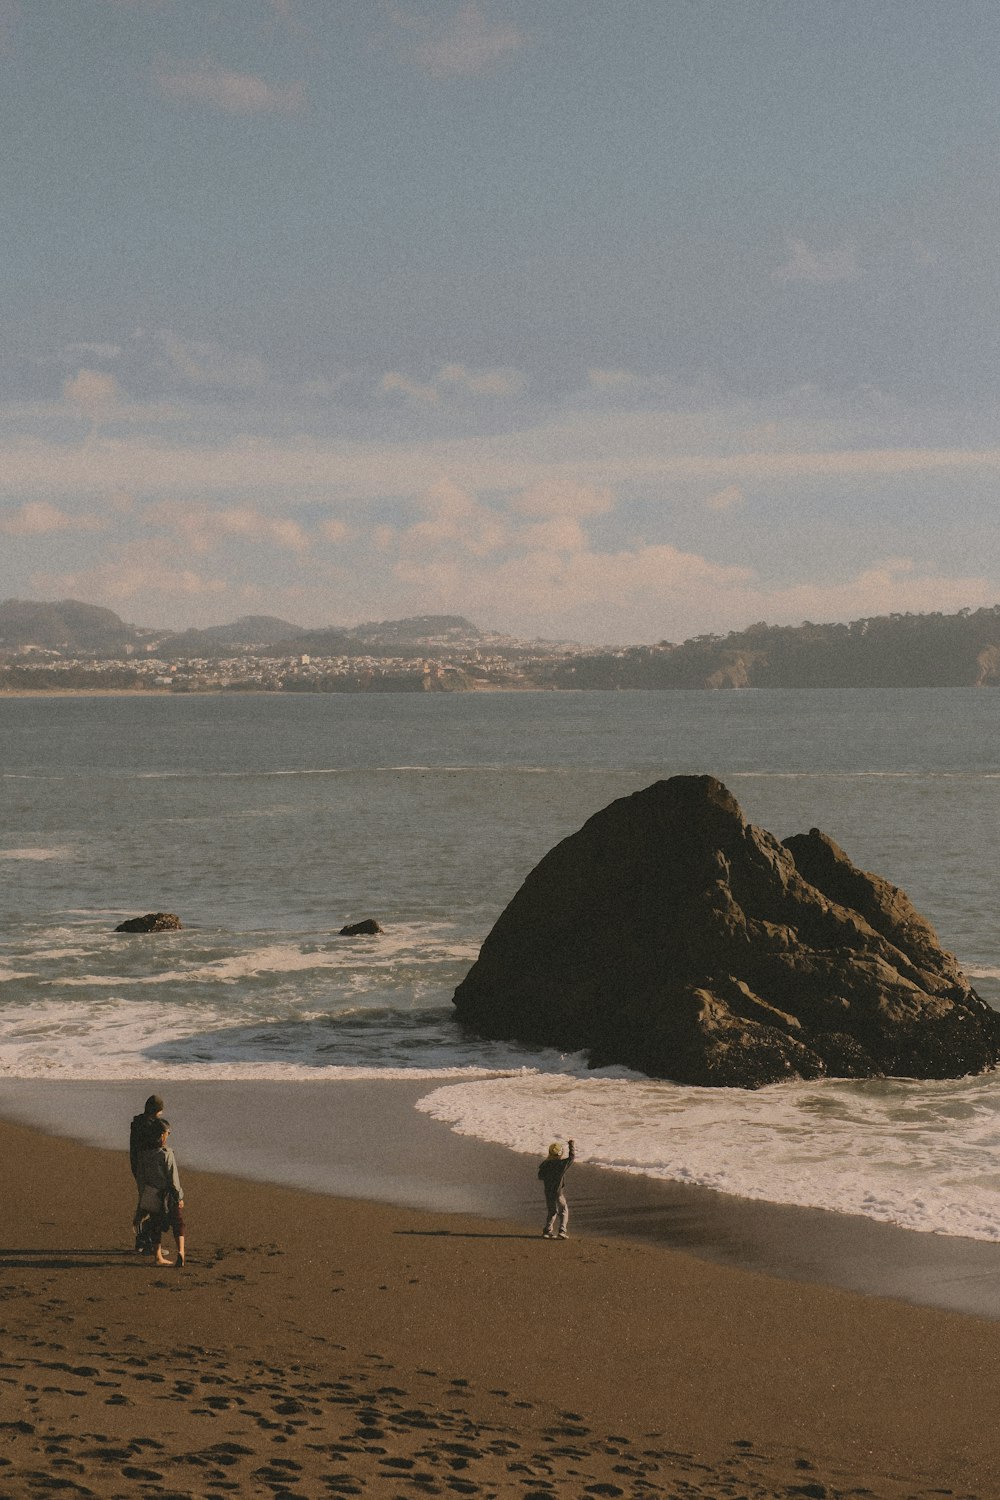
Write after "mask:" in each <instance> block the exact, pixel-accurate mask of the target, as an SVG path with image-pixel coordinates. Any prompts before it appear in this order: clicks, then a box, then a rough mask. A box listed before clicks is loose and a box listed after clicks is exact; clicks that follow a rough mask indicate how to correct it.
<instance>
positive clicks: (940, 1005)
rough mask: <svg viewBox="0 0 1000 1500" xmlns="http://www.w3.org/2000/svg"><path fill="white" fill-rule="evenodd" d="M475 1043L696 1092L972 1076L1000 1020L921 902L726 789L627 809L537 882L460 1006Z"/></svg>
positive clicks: (509, 915) (560, 850) (542, 871)
mask: <svg viewBox="0 0 1000 1500" xmlns="http://www.w3.org/2000/svg"><path fill="white" fill-rule="evenodd" d="M454 1003H455V1006H456V1009H457V1013H458V1017H459V1019H460V1021H462V1022H463V1023H464V1024H465V1025H466V1026H467V1027H468V1028H469V1029H470V1030H472V1031H473V1032H475V1033H476V1034H477V1035H479V1036H483V1037H489V1038H494V1039H503V1040H516V1041H519V1042H522V1043H526V1044H528V1045H529V1046H548V1047H557V1048H559V1049H560V1050H562V1051H571V1052H572V1051H580V1050H585V1051H586V1052H587V1053H588V1054H589V1061H590V1065H591V1066H592V1067H603V1066H606V1065H608V1064H611V1063H617V1064H624V1065H625V1066H627V1067H630V1068H634V1069H637V1070H639V1071H641V1072H643V1073H648V1074H650V1075H651V1076H653V1077H657V1078H670V1079H674V1080H676V1081H677V1082H680V1083H690V1084H713V1085H719V1086H722V1085H725V1086H737V1087H742V1088H756V1087H758V1086H759V1085H761V1084H765V1083H773V1082H776V1081H778V1080H780V1079H784V1078H789V1077H795V1076H798V1077H801V1078H817V1077H821V1076H823V1075H829V1076H832V1077H840V1078H870V1077H879V1076H883V1075H893V1076H899V1077H913V1078H957V1077H961V1076H962V1075H964V1074H967V1073H978V1072H982V1071H983V1070H984V1069H987V1068H991V1067H993V1066H994V1065H995V1064H996V1062H997V1058H998V1054H1000V1015H998V1014H997V1012H995V1011H993V1010H992V1009H991V1008H990V1007H989V1006H988V1005H987V1004H986V1002H985V1001H984V1000H982V999H981V998H980V997H979V996H978V995H977V994H976V992H975V991H974V990H973V989H972V988H971V986H970V985H969V983H968V981H967V980H966V979H965V977H964V975H963V974H962V973H961V971H960V969H959V967H958V963H957V961H956V960H955V959H954V958H953V957H952V955H951V954H950V953H947V952H945V950H944V949H943V948H942V947H941V945H940V943H939V942H938V940H937V937H936V935H935V933H934V930H933V928H932V927H931V926H930V924H929V923H928V922H926V921H925V920H924V918H923V917H921V916H920V915H919V913H918V912H917V911H916V910H915V909H914V907H913V906H912V904H911V902H910V901H909V899H908V898H907V897H906V895H905V894H904V893H903V892H902V891H901V890H898V889H897V888H896V887H895V886H893V885H891V884H890V883H889V882H888V881H886V880H883V879H881V878H880V877H879V876H877V875H870V874H868V873H866V872H865V871H864V870H859V869H858V868H857V867H856V866H855V865H854V864H852V863H851V861H850V860H849V859H848V857H847V855H846V854H845V853H844V852H843V850H841V849H840V848H838V846H837V845H836V844H835V843H834V842H833V840H832V839H830V838H828V837H827V836H826V835H825V834H823V833H820V832H819V830H818V829H815V828H814V829H811V830H810V831H809V833H807V834H798V835H796V836H795V837H793V838H790V839H788V840H786V841H785V843H783V844H782V843H779V842H778V840H777V839H775V838H773V837H772V835H771V834H769V833H767V832H765V831H764V830H763V829H760V828H755V827H754V826H753V825H752V824H749V823H748V822H747V821H746V819H745V818H744V816H743V813H742V812H741V810H740V807H739V804H738V803H737V802H736V799H735V798H734V797H733V796H732V795H731V793H730V792H729V791H727V789H726V788H725V787H724V786H723V785H722V783H721V782H719V781H717V780H715V778H714V777H711V776H674V777H672V778H671V779H670V780H669V781H658V782H656V783H655V785H653V786H650V787H647V788H646V789H645V790H644V791H641V792H636V793H634V794H633V795H632V796H630V797H623V798H621V799H620V800H619V801H617V802H613V803H612V804H611V805H610V806H609V807H606V808H604V809H603V811H601V812H599V813H596V814H595V815H594V817H592V818H590V819H589V821H588V822H587V823H585V824H584V826H583V827H582V828H581V829H580V830H579V832H577V833H575V834H572V835H571V836H570V837H569V838H566V839H564V840H563V841H562V843H560V844H558V845H556V847H555V848H554V849H552V850H551V851H550V852H549V853H548V854H547V855H546V856H545V858H544V859H543V860H542V861H541V862H540V863H539V864H538V865H537V866H536V867H535V869H534V870H533V871H532V872H531V874H530V875H529V876H528V878H527V880H526V881H525V882H524V884H523V886H522V887H521V889H520V890H519V891H518V893H517V894H516V896H515V897H514V899H513V900H512V901H511V903H510V905H509V906H508V907H507V909H506V910H505V911H504V912H503V914H502V915H501V917H500V918H499V920H498V921H497V923H496V925H495V926H494V928H493V930H492V932H491V933H490V934H489V936H488V937H487V939H486V941H485V943H484V944H483V947H482V950H481V952H480V955H479V958H478V959H477V960H476V962H475V963H474V964H473V966H472V968H471V969H470V971H469V973H468V974H467V975H466V977H465V979H464V980H463V981H462V983H461V984H460V985H459V987H458V989H457V990H456V991H455V995H454Z"/></svg>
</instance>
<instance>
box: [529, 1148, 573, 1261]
mask: <svg viewBox="0 0 1000 1500" xmlns="http://www.w3.org/2000/svg"><path fill="white" fill-rule="evenodd" d="M575 1159H576V1147H575V1146H574V1144H573V1142H572V1141H570V1143H569V1155H568V1156H563V1154H562V1147H561V1146H560V1145H559V1144H558V1143H557V1142H555V1141H553V1143H552V1145H551V1146H550V1147H549V1154H548V1156H547V1157H546V1158H545V1160H544V1161H543V1162H542V1164H541V1166H540V1167H539V1168H538V1176H539V1179H540V1181H541V1183H542V1186H543V1187H544V1189H545V1228H544V1229H543V1231H542V1234H543V1235H544V1237H545V1239H547V1240H556V1239H558V1240H565V1239H568V1238H569V1228H568V1226H569V1204H568V1203H567V1202H566V1194H565V1192H564V1191H563V1181H564V1179H565V1176H566V1173H567V1172H568V1171H569V1168H570V1165H571V1163H572V1162H573V1161H574V1160H575Z"/></svg>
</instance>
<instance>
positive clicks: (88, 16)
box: [0, 0, 1000, 644]
mask: <svg viewBox="0 0 1000 1500" xmlns="http://www.w3.org/2000/svg"><path fill="white" fill-rule="evenodd" d="M0 73H2V87H0V115H2V128H3V137H2V138H3V142H4V149H3V153H2V158H0V204H2V217H0V235H2V264H3V270H4V275H3V277H2V285H0V339H2V342H0V598H11V597H15V598H33V599H61V598H75V599H81V600H85V601H87V602H89V603H93V604H99V605H103V606H106V607H109V608H111V609H113V610H115V611H116V612H117V613H118V614H120V615H122V616H123V617H124V618H125V619H126V620H128V621H130V622H133V623H137V624H142V625H151V626H161V627H162V626H167V627H172V628H182V627H185V626H203V625H210V624H220V623H225V622H228V621H231V620H234V619H236V618H238V617H240V616H243V615H247V614H271V615H278V616H280V617H281V618H283V619H285V620H288V621H290V622H292V623H294V624H300V625H303V626H307V627H309V626H322V625H336V624H356V623H360V622H362V621H370V620H382V619H398V618H400V617H402V616H406V615H413V614H426V613H435V614H441V613H446V614H461V615H465V616H467V617H468V618H469V619H471V620H472V621H474V622H475V623H476V624H477V625H479V626H480V627H482V628H483V629H489V630H499V631H503V632H505V633H509V634H514V635H518V636H522V637H528V638H547V639H552V640H578V641H582V642H586V643H590V644H623V643H628V642H652V641H659V640H675V641H679V640H683V639H685V638H688V637H690V636H693V635H699V634H704V633H708V632H725V631H728V630H734V629H741V628H743V627H745V626H746V625H749V624H751V623H753V622H756V621H761V620H764V621H767V622H769V623H772V624H798V623H800V622H801V621H804V620H813V621H830V620H850V619H857V618H860V617H862V616H865V615H872V614H885V613H890V612H895V611H901V612H906V611H931V610H941V611H944V612H952V611H954V610H957V609H960V608H963V607H971V608H976V607H978V606H980V605H993V604H996V603H998V602H1000V528H998V527H997V524H996V518H997V500H996V497H997V489H998V481H1000V400H998V386H997V381H998V372H1000V298H998V274H997V273H998V261H1000V103H998V94H997V84H996V80H997V77H998V76H1000V7H998V6H997V5H996V4H995V0H961V3H960V4H956V3H955V0H457V3H456V0H0Z"/></svg>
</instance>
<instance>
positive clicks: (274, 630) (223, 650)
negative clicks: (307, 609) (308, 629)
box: [156, 615, 302, 657]
mask: <svg viewBox="0 0 1000 1500" xmlns="http://www.w3.org/2000/svg"><path fill="white" fill-rule="evenodd" d="M301 633H302V626H301V625H291V624H289V622H288V621H287V620H279V619H278V618H277V617H276V616H275V615H244V616H243V617H242V618H241V619H239V620H236V621H235V622H234V623H233V624H232V625H208V626H206V627H205V629H204V630H182V631H179V632H178V633H177V634H176V635H167V636H164V637H163V638H162V639H161V640H159V641H158V642H157V648H156V649H157V654H158V655H160V656H170V657H193V656H226V655H229V654H231V653H233V652H238V651H243V650H247V649H250V648H252V647H254V646H258V647H265V646H274V645H276V644H277V642H279V641H288V640H291V639H292V638H294V637H295V636H298V635H300V634H301Z"/></svg>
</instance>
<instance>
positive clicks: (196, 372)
mask: <svg viewBox="0 0 1000 1500" xmlns="http://www.w3.org/2000/svg"><path fill="white" fill-rule="evenodd" d="M156 341H157V343H158V344H159V346H160V348H161V349H162V350H163V353H164V354H165V356H166V359H167V363H168V365H169V366H170V368H171V369H172V370H173V371H175V372H176V373H177V374H178V375H180V376H181V377H182V378H183V379H184V380H186V381H187V382H188V383H189V384H190V385H194V386H207V387H211V388H217V389H234V390H256V389H259V388H260V387H262V386H263V385H264V384H265V383H266V381H267V371H266V369H265V366H264V361H263V360H262V359H260V358H258V356H257V355H255V354H237V353H233V352H232V351H231V350H228V349H224V348H223V347H222V346H221V345H220V344H215V343H210V342H206V341H197V340H190V339H182V338H179V337H178V335H177V334H175V333H171V332H169V331H168V330H163V331H161V332H160V333H159V334H158V335H157V336H156Z"/></svg>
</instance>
